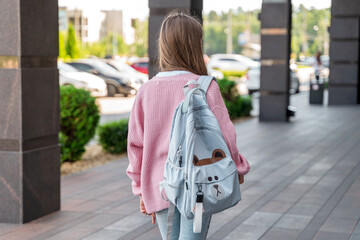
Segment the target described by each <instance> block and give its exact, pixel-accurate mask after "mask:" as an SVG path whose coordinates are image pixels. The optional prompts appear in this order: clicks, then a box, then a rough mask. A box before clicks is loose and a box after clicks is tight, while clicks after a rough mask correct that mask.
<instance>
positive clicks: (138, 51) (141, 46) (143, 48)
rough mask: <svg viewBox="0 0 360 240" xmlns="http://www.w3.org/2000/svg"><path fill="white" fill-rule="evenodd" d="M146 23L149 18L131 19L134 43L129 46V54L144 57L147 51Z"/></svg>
mask: <svg viewBox="0 0 360 240" xmlns="http://www.w3.org/2000/svg"><path fill="white" fill-rule="evenodd" d="M148 24H149V20H148V19H146V20H144V21H140V20H139V19H134V20H133V28H134V31H135V34H134V43H133V44H132V46H131V54H134V55H136V56H138V57H145V56H147V53H148Z"/></svg>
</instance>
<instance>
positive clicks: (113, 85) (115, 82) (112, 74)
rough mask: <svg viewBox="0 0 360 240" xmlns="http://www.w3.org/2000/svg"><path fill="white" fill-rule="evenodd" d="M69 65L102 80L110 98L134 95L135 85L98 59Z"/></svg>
mask: <svg viewBox="0 0 360 240" xmlns="http://www.w3.org/2000/svg"><path fill="white" fill-rule="evenodd" d="M69 64H70V65H71V66H73V67H75V68H77V69H79V70H80V71H84V72H88V73H92V74H95V75H97V76H99V77H101V78H103V79H104V80H105V82H106V84H107V90H108V96H110V97H112V96H114V95H115V94H116V93H120V94H123V95H124V96H125V97H127V96H128V95H135V94H136V89H135V88H134V87H133V86H134V85H136V84H135V83H134V82H132V81H131V80H129V79H127V78H126V76H125V75H124V74H122V73H120V72H119V71H117V70H115V69H114V68H112V67H110V66H109V65H108V64H106V63H104V62H103V61H101V60H99V59H81V60H76V61H75V62H71V63H69Z"/></svg>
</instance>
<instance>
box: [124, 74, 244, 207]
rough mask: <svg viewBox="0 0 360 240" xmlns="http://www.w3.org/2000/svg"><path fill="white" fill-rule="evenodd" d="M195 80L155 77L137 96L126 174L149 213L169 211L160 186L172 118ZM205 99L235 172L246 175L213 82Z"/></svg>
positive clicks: (230, 126)
mask: <svg viewBox="0 0 360 240" xmlns="http://www.w3.org/2000/svg"><path fill="white" fill-rule="evenodd" d="M198 78H199V76H198V75H195V74H192V73H186V74H182V75H177V76H168V77H154V78H152V79H151V80H150V81H148V82H147V83H145V84H144V85H143V86H142V87H141V88H140V90H139V92H138V94H137V96H136V99H135V102H134V105H133V108H132V111H131V116H130V120H129V134H128V148H127V152H128V158H129V166H128V168H127V170H126V172H127V174H128V176H129V177H130V178H131V180H132V190H133V193H134V194H135V195H140V194H141V195H142V198H143V201H144V204H145V208H146V211H147V212H148V213H153V212H157V211H160V210H162V209H165V208H167V207H168V202H167V201H164V200H163V199H162V198H161V195H160V191H159V182H160V181H162V180H163V177H164V165H165V161H166V159H167V155H168V148H169V141H170V139H169V138H170V130H171V123H172V117H173V114H174V111H175V109H176V107H177V105H178V104H179V103H180V102H181V101H182V100H183V99H184V93H183V90H182V89H183V86H184V85H185V84H186V83H187V82H188V81H189V80H191V79H195V80H197V79H198ZM206 98H207V100H208V104H209V107H210V109H211V110H212V111H213V113H214V114H215V116H216V118H217V120H218V122H219V124H220V128H221V130H222V133H223V135H224V137H225V140H226V143H227V146H228V147H229V150H230V152H231V156H232V158H233V160H234V161H235V163H236V165H237V169H238V172H239V173H240V174H242V175H244V174H246V173H247V172H248V171H249V170H250V165H249V163H248V161H247V160H246V159H245V158H244V157H242V156H241V155H240V154H239V152H238V149H237V147H236V133H235V129H234V126H233V124H232V122H231V121H230V118H229V114H228V112H227V109H226V107H225V104H224V101H223V99H222V97H221V93H220V90H219V86H218V84H217V83H216V82H215V81H212V83H211V84H210V87H209V89H208V92H207V94H206Z"/></svg>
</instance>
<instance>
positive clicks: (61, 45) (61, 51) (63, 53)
mask: <svg viewBox="0 0 360 240" xmlns="http://www.w3.org/2000/svg"><path fill="white" fill-rule="evenodd" d="M59 57H60V58H66V50H65V41H64V35H63V34H62V33H61V32H59Z"/></svg>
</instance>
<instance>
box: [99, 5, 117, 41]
mask: <svg viewBox="0 0 360 240" xmlns="http://www.w3.org/2000/svg"><path fill="white" fill-rule="evenodd" d="M102 12H103V13H105V18H104V21H103V22H102V23H101V28H100V40H101V39H104V38H106V36H107V35H109V34H110V33H115V34H116V35H119V36H122V37H123V13H122V10H111V11H102Z"/></svg>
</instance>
